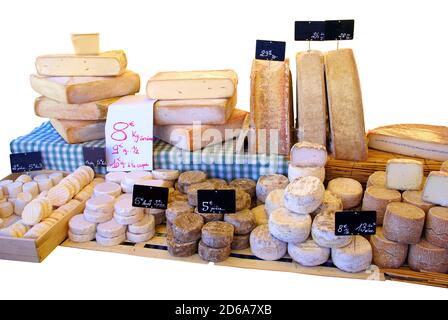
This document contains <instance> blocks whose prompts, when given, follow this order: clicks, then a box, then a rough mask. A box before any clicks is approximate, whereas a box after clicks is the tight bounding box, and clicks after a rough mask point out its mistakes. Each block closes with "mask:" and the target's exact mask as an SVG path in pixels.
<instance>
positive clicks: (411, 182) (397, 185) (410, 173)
mask: <svg viewBox="0 0 448 320" xmlns="http://www.w3.org/2000/svg"><path fill="white" fill-rule="evenodd" d="M422 181H423V163H422V162H420V161H417V160H411V159H392V160H389V161H388V162H387V168H386V186H387V188H388V189H395V190H401V191H406V190H420V189H421V186H422Z"/></svg>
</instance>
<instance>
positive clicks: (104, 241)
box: [95, 233, 126, 247]
mask: <svg viewBox="0 0 448 320" xmlns="http://www.w3.org/2000/svg"><path fill="white" fill-rule="evenodd" d="M95 238H96V242H97V243H98V244H99V245H101V246H104V247H113V246H118V245H120V244H121V243H123V242H125V241H126V234H122V235H119V236H118V237H113V238H106V237H102V236H100V235H99V234H98V233H97V234H96V236H95Z"/></svg>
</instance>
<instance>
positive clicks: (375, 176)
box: [367, 171, 386, 188]
mask: <svg viewBox="0 0 448 320" xmlns="http://www.w3.org/2000/svg"><path fill="white" fill-rule="evenodd" d="M368 187H381V188H386V171H376V172H374V173H372V174H371V175H370V176H369V179H368V180H367V188H368Z"/></svg>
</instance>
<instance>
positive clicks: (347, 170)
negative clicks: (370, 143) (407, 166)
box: [326, 149, 442, 184]
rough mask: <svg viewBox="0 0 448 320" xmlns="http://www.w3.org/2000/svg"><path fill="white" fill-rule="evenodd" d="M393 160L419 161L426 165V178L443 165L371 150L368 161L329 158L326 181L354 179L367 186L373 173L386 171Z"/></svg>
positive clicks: (432, 161) (437, 162)
mask: <svg viewBox="0 0 448 320" xmlns="http://www.w3.org/2000/svg"><path fill="white" fill-rule="evenodd" d="M391 159H415V160H419V161H421V162H423V164H424V170H425V176H427V175H428V174H429V172H431V171H439V170H440V167H441V165H442V162H439V161H434V160H426V159H420V158H412V157H408V156H402V155H399V154H393V153H388V152H383V151H378V150H373V149H369V158H368V159H367V160H366V161H360V162H356V161H345V160H335V159H332V158H329V159H328V163H327V166H326V171H327V172H326V179H327V180H332V179H335V178H353V179H355V180H358V181H359V182H361V183H362V184H366V183H367V180H368V179H369V176H370V175H371V174H372V173H374V172H375V171H385V170H386V165H387V161H389V160H391Z"/></svg>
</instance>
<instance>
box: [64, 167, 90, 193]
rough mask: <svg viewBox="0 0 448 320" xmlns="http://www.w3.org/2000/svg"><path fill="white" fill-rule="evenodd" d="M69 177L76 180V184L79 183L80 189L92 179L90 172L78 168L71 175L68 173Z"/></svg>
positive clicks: (70, 179)
mask: <svg viewBox="0 0 448 320" xmlns="http://www.w3.org/2000/svg"><path fill="white" fill-rule="evenodd" d="M67 178H68V180H69V181H72V180H76V182H74V184H79V187H80V189H82V188H84V187H85V186H86V185H88V184H89V183H90V181H91V180H90V174H89V173H88V172H87V171H85V170H76V171H75V172H73V173H72V174H71V175H68V176H67ZM77 187H78V186H77Z"/></svg>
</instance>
